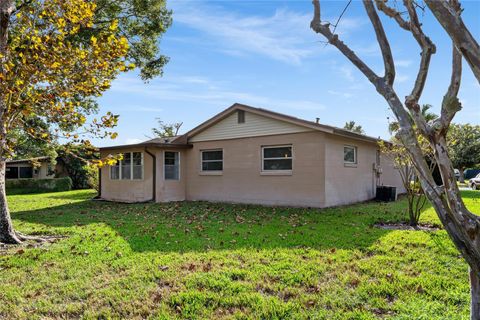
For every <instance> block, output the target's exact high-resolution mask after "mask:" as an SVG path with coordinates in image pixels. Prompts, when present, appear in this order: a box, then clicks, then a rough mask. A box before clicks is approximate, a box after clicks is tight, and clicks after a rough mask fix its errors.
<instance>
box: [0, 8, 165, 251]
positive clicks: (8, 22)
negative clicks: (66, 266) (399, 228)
mask: <svg viewBox="0 0 480 320" xmlns="http://www.w3.org/2000/svg"><path fill="white" fill-rule="evenodd" d="M169 25H170V12H169V11H167V10H166V9H165V2H164V1H156V0H155V1H154V0H124V1H106V0H99V1H97V2H94V1H84V0H65V1H63V0H24V1H14V0H2V1H0V242H4V243H19V242H21V241H22V240H25V239H28V238H29V237H27V236H25V235H22V234H20V233H18V232H15V231H14V229H13V226H12V222H11V219H10V213H9V210H8V204H7V199H6V196H5V161H6V159H8V158H11V157H12V155H13V149H14V147H15V139H14V138H13V137H14V135H13V134H12V132H13V131H14V130H20V131H23V132H24V133H26V134H28V135H29V136H31V137H33V138H35V139H43V140H45V141H47V142H50V141H53V140H55V139H57V138H66V139H70V140H71V141H72V142H74V143H82V144H83V145H84V146H86V147H87V148H90V147H91V143H90V142H89V140H88V139H89V138H91V137H100V138H105V137H110V138H115V137H116V133H115V132H113V131H111V128H112V127H114V126H115V125H116V123H117V120H118V117H117V116H115V115H113V114H112V113H110V112H108V113H107V114H106V115H104V116H102V117H101V118H99V119H93V120H92V121H91V122H90V123H87V117H89V116H91V115H92V114H94V113H96V112H97V111H98V105H97V103H96V101H95V98H96V97H98V96H100V95H101V94H102V92H104V91H105V90H107V89H108V88H109V87H110V83H111V81H112V80H113V79H115V78H116V77H117V76H118V74H119V73H120V72H123V71H128V70H131V69H133V68H134V67H135V63H136V64H137V65H138V67H139V68H140V73H141V76H142V78H143V79H145V80H148V79H150V78H152V77H154V76H156V75H159V74H161V70H162V67H163V65H164V64H165V63H166V61H167V59H166V58H165V57H163V56H161V55H160V54H159V51H158V38H159V36H160V35H161V34H162V33H163V32H164V31H165V30H166V28H168V26H169ZM31 118H37V119H39V120H41V121H39V122H38V123H37V125H33V126H32V125H31V123H28V121H27V120H28V119H31ZM39 123H44V124H46V127H44V126H42V125H38V124H39ZM112 161H113V160H112ZM107 163H108V160H107Z"/></svg>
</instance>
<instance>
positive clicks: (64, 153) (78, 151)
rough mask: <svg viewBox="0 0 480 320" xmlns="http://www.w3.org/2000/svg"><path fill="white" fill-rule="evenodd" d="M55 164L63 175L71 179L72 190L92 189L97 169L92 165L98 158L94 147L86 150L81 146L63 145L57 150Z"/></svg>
mask: <svg viewBox="0 0 480 320" xmlns="http://www.w3.org/2000/svg"><path fill="white" fill-rule="evenodd" d="M57 154H58V159H57V162H58V163H59V164H60V165H61V166H62V168H63V170H64V171H65V173H66V174H67V175H68V176H69V177H70V179H72V188H73V189H87V188H91V187H92V182H93V181H94V180H95V178H96V172H97V171H98V169H95V168H93V169H94V170H92V166H93V165H92V164H93V163H94V162H95V161H96V160H97V159H98V158H99V154H98V152H97V150H96V148H95V147H91V148H86V147H85V146H84V145H82V144H77V145H75V144H65V145H61V146H59V147H58V148H57Z"/></svg>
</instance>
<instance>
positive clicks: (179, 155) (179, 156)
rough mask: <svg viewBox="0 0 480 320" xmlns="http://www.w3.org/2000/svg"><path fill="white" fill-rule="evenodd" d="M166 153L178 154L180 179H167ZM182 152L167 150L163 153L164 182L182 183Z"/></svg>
mask: <svg viewBox="0 0 480 320" xmlns="http://www.w3.org/2000/svg"><path fill="white" fill-rule="evenodd" d="M165 152H176V153H178V179H166V178H165ZM181 161H182V160H181V152H180V151H173V150H165V151H163V180H164V181H180V180H181V179H182V176H181V175H182V170H181V168H182V166H181V163H182V162H181Z"/></svg>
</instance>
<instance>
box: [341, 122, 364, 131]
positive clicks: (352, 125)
mask: <svg viewBox="0 0 480 320" xmlns="http://www.w3.org/2000/svg"><path fill="white" fill-rule="evenodd" d="M343 129H346V130H348V131H352V132H355V133H360V134H365V131H363V128H362V126H361V125H357V124H356V123H355V121H349V122H345V125H344V126H343Z"/></svg>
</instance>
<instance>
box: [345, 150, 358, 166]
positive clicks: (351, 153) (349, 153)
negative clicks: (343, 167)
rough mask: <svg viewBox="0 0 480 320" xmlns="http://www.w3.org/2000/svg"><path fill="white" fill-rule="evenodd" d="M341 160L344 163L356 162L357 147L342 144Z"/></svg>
mask: <svg viewBox="0 0 480 320" xmlns="http://www.w3.org/2000/svg"><path fill="white" fill-rule="evenodd" d="M343 161H344V162H345V163H357V148H356V147H351V146H344V147H343Z"/></svg>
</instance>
